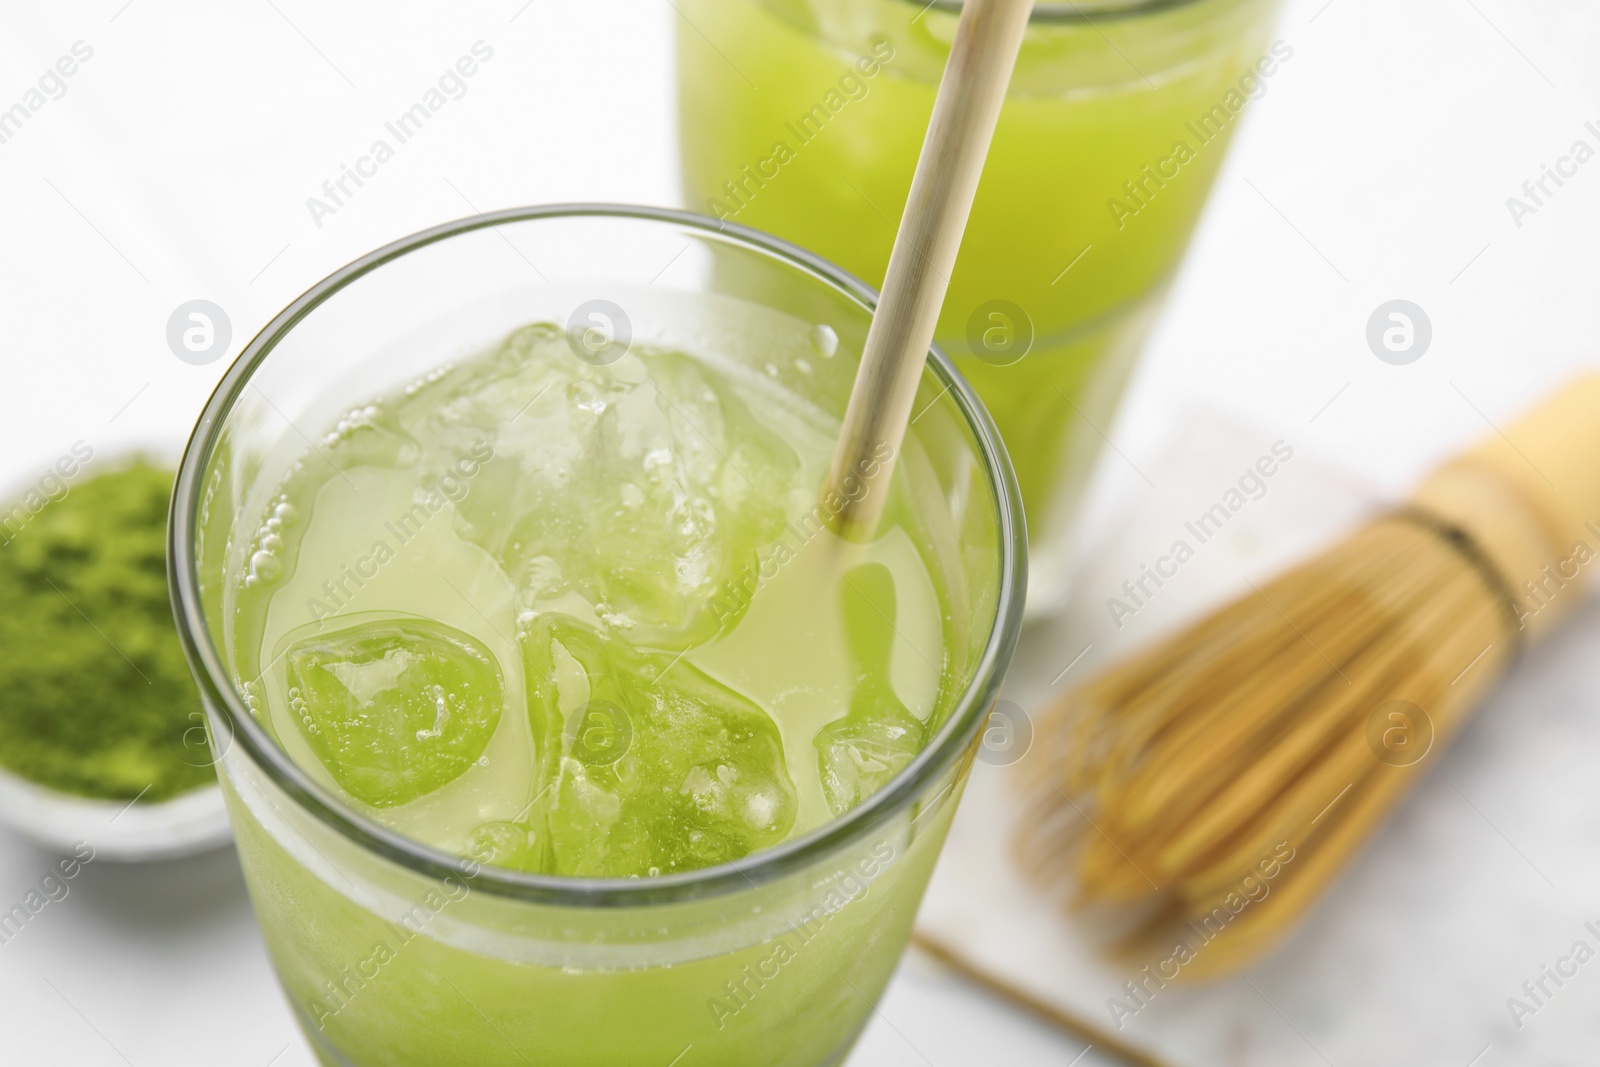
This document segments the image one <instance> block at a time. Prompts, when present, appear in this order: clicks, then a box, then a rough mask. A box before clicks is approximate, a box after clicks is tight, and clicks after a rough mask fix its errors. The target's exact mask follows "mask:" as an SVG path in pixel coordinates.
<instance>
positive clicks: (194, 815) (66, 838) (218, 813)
mask: <svg viewBox="0 0 1600 1067" xmlns="http://www.w3.org/2000/svg"><path fill="white" fill-rule="evenodd" d="M0 821H3V822H4V823H5V824H6V825H8V826H10V827H11V828H12V829H13V830H15V831H17V833H19V834H21V835H23V836H24V837H27V838H29V839H31V840H33V841H36V842H38V843H39V844H40V845H43V846H44V847H46V848H50V849H57V850H61V851H71V850H72V849H73V848H74V847H76V846H77V845H78V843H79V842H88V844H89V845H90V847H92V848H93V849H94V854H95V858H96V859H109V860H125V861H144V860H164V859H174V858H176V857H179V856H190V855H194V854H195V853H197V852H206V851H208V850H210V849H214V848H219V847H221V846H222V845H226V844H227V843H228V842H229V841H231V840H232V839H233V834H232V832H231V831H230V830H229V829H228V815H227V812H226V811H224V810H223V806H222V787H221V786H218V785H208V786H202V787H201V788H199V789H195V790H192V791H190V792H187V793H183V794H181V795H179V796H176V797H173V798H172V799H171V800H163V801H159V802H157V803H154V804H146V803H143V802H141V801H133V802H130V801H126V800H95V799H90V798H88V797H80V796H74V795H73V794H71V793H63V792H60V791H58V790H55V789H49V788H47V787H45V786H42V785H39V784H37V783H35V782H30V781H28V780H27V779H26V778H20V777H18V776H17V775H15V774H12V773H11V772H9V771H6V770H4V769H0Z"/></svg>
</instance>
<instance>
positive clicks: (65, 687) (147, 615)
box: [0, 461, 216, 802]
mask: <svg viewBox="0 0 1600 1067" xmlns="http://www.w3.org/2000/svg"><path fill="white" fill-rule="evenodd" d="M171 491H172V476H171V475H170V474H169V473H167V472H165V471H162V470H160V469H158V468H156V467H154V466H151V465H149V464H148V463H145V462H143V461H138V462H134V463H131V464H127V465H124V466H122V467H120V468H118V469H115V470H111V471H107V472H105V473H102V474H100V475H98V476H96V477H93V478H89V479H86V480H84V481H82V482H79V483H77V484H74V485H72V486H71V487H70V489H66V490H65V495H58V497H57V498H56V499H53V500H49V501H48V502H45V503H43V506H40V507H37V509H36V510H35V509H34V508H33V507H32V506H20V505H19V506H17V507H13V506H12V505H10V504H8V505H5V506H4V509H3V510H0V765H4V766H5V767H6V768H7V769H8V770H10V771H11V772H12V773H14V774H17V775H20V776H22V777H24V778H29V779H32V780H33V781H35V782H38V783H40V784H42V785H46V786H50V787H52V788H55V789H59V790H63V791H65V792H70V793H77V794H81V795H84V796H89V797H99V798H106V799H119V800H132V799H134V798H135V797H140V798H141V799H142V800H143V801H146V802H149V801H157V800H165V799H167V798H169V797H172V796H174V795H176V794H178V793H182V792H184V791H185V790H188V789H193V788H195V787H196V786H201V785H205V784H206V783H208V782H211V781H214V780H215V777H216V775H215V772H214V771H213V770H212V769H211V767H210V760H209V754H208V752H207V750H206V748H205V743H204V742H205V738H204V734H203V732H202V731H201V729H200V727H201V723H202V719H201V718H200V716H199V714H198V713H199V712H200V710H201V705H200V701H199V696H198V694H197V693H196V692H195V688H194V683H193V682H192V681H191V679H190V677H189V671H188V668H187V666H186V665H185V663H184V658H183V651H182V649H181V648H180V647H179V645H178V637H177V633H176V631H175V629H174V627H173V622H172V609H171V607H170V603H169V601H168V599H167V574H166V551H165V549H166V546H165V539H166V518H167V504H168V500H169V498H170V494H171ZM19 519H21V520H23V521H18V520H19Z"/></svg>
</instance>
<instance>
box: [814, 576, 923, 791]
mask: <svg viewBox="0 0 1600 1067" xmlns="http://www.w3.org/2000/svg"><path fill="white" fill-rule="evenodd" d="M841 603H842V608H843V613H844V635H845V643H846V645H847V646H848V647H849V650H850V659H851V664H852V667H853V669H854V672H855V682H854V685H853V687H852V690H851V695H850V710H849V712H848V713H847V714H846V715H845V716H844V717H843V718H840V719H835V720H834V721H833V722H831V723H829V724H828V725H827V726H825V727H823V728H822V729H821V730H820V731H818V733H817V736H816V738H815V740H814V741H813V744H814V745H815V746H816V749H817V769H818V774H819V775H820V776H821V779H822V793H823V796H824V797H826V798H827V801H828V807H829V808H830V809H831V810H832V811H833V814H834V815H835V817H837V816H840V815H843V814H844V813H845V812H847V811H849V810H850V809H851V808H854V807H855V806H856V805H858V804H860V803H861V802H862V801H864V800H866V799H867V798H868V797H870V796H871V795H872V794H874V793H876V792H877V791H878V790H880V789H882V788H883V787H884V786H885V785H887V784H888V783H889V780H890V779H892V778H893V777H894V776H895V775H897V774H899V773H900V772H901V771H902V770H904V769H905V767H906V765H907V764H909V763H910V762H911V761H912V760H913V759H915V758H916V755H917V753H918V752H920V751H922V746H923V744H924V743H925V741H926V736H925V734H926V731H925V729H924V727H923V724H922V722H921V721H920V720H919V719H918V718H917V717H916V716H915V715H913V714H911V711H910V709H908V708H907V707H906V706H905V704H904V703H903V702H902V701H901V700H900V697H899V695H898V694H897V693H896V692H895V689H894V683H893V678H892V675H891V673H890V667H891V661H892V655H893V651H894V643H895V638H896V636H897V633H896V630H895V617H896V597H895V587H894V576H893V575H892V574H891V573H890V572H889V569H888V568H887V567H885V566H883V565H882V564H881V563H864V564H862V565H860V566H857V567H853V568H851V569H850V570H849V571H848V572H846V573H845V576H844V584H843V587H842V595H841Z"/></svg>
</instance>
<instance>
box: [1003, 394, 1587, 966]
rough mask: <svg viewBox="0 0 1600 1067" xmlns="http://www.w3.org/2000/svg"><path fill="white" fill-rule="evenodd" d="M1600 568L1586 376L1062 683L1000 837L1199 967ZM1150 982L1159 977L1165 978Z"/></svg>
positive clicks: (1304, 902)
mask: <svg viewBox="0 0 1600 1067" xmlns="http://www.w3.org/2000/svg"><path fill="white" fill-rule="evenodd" d="M1596 557H1600V375H1595V376H1590V377H1585V378H1582V379H1579V380H1578V381H1576V382H1574V383H1572V384H1570V385H1569V386H1568V387H1567V388H1566V389H1564V390H1563V391H1562V392H1560V393H1558V394H1557V395H1556V396H1554V397H1553V398H1552V399H1550V400H1547V401H1546V402H1545V403H1544V404H1543V405H1542V406H1541V407H1538V408H1536V409H1535V410H1533V411H1532V412H1531V413H1529V414H1527V415H1525V416H1524V417H1523V418H1522V419H1521V420H1520V421H1518V422H1517V423H1515V424H1514V425H1513V426H1511V427H1510V428H1509V429H1508V430H1507V431H1506V433H1505V434H1495V435H1492V436H1491V437H1490V438H1489V439H1488V440H1486V441H1485V442H1483V443H1482V444H1480V445H1479V446H1477V447H1476V448H1474V449H1472V450H1470V451H1468V452H1466V453H1464V454H1462V455H1460V456H1458V457H1456V458H1455V459H1453V460H1451V461H1450V462H1448V463H1446V464H1445V465H1444V466H1442V467H1441V468H1439V469H1438V470H1436V471H1435V472H1434V473H1433V474H1431V475H1430V476H1429V477H1428V478H1427V479H1426V480H1425V481H1424V482H1423V483H1422V485H1421V486H1420V487H1419V488H1418V489H1417V491H1416V492H1415V493H1414V495H1413V497H1412V500H1411V503H1410V505H1409V506H1407V507H1406V508H1404V509H1402V510H1401V511H1399V512H1396V513H1394V514H1392V515H1388V516H1385V517H1383V518H1379V519H1377V520H1376V521H1373V522H1371V523H1370V524H1369V525H1367V526H1365V527H1364V528H1362V529H1360V530H1359V531H1357V532H1356V533H1355V534H1354V535H1353V536H1351V537H1350V538H1348V539H1347V540H1345V541H1344V542H1343V543H1341V544H1339V545H1337V546H1335V547H1333V548H1332V549H1330V550H1328V551H1326V552H1324V553H1323V554H1322V555H1320V556H1318V557H1317V558H1315V559H1312V560H1311V561H1309V562H1307V563H1305V564H1303V565H1301V566H1300V567H1298V568H1297V569H1295V570H1292V571H1290V572H1288V573H1286V574H1283V575H1281V576H1280V577H1278V578H1276V579H1274V580H1273V581H1271V582H1268V583H1266V584H1264V585H1262V586H1261V587H1259V588H1258V589H1254V590H1253V591H1251V592H1248V593H1246V594H1245V595H1242V596H1241V597H1240V598H1239V599H1238V600H1236V601H1234V602H1233V603H1231V604H1229V605H1228V606H1227V607H1225V608H1223V609H1222V610H1221V611H1219V612H1217V613H1216V614H1214V615H1213V616H1211V617H1210V618H1207V619H1205V620H1203V621H1201V622H1199V623H1197V624H1195V625H1192V626H1190V627H1188V628H1187V629H1185V630H1183V631H1182V632H1180V633H1178V634H1176V635H1175V636H1172V637H1170V638H1168V639H1166V640H1164V641H1161V642H1159V643H1158V644H1156V645H1155V646H1154V647H1152V648H1150V649H1149V650H1147V651H1144V652H1142V653H1139V654H1136V655H1135V656H1133V657H1132V658H1131V659H1129V660H1127V661H1125V662H1123V663H1121V664H1119V665H1117V666H1114V667H1113V668H1111V669H1110V670H1109V671H1107V672H1106V673H1104V674H1102V675H1100V676H1099V677H1096V678H1094V679H1092V680H1090V681H1089V682H1087V683H1086V684H1085V685H1083V686H1082V687H1081V688H1079V689H1077V690H1075V691H1074V692H1071V693H1069V694H1068V695H1067V697H1066V698H1065V699H1064V700H1063V701H1062V703H1061V704H1060V705H1058V706H1057V707H1055V708H1053V709H1051V710H1050V712H1048V713H1047V715H1046V716H1044V717H1043V719H1044V721H1043V722H1041V723H1040V726H1039V729H1038V741H1037V742H1036V756H1035V758H1032V759H1030V760H1028V761H1027V763H1026V764H1025V766H1027V767H1029V768H1031V773H1030V775H1029V777H1028V778H1027V780H1026V784H1025V789H1026V790H1027V794H1028V804H1029V808H1030V810H1029V811H1028V812H1027V813H1026V815H1025V817H1024V819H1023V820H1022V824H1023V828H1022V830H1021V831H1020V834H1019V838H1018V842H1017V844H1018V847H1019V852H1020V854H1021V857H1022V861H1023V864H1024V866H1025V868H1026V869H1027V870H1028V871H1029V872H1030V873H1031V874H1032V876H1033V877H1034V878H1035V879H1036V880H1037V881H1039V882H1040V884H1041V885H1045V886H1047V887H1065V886H1067V885H1068V884H1071V885H1073V886H1075V889H1076V894H1075V899H1074V901H1073V902H1074V903H1075V904H1076V905H1080V906H1081V905H1085V904H1104V905H1115V906H1118V908H1119V909H1126V910H1125V911H1124V912H1123V914H1125V916H1126V917H1127V919H1128V921H1129V928H1128V929H1129V932H1128V933H1127V934H1126V936H1124V937H1123V938H1122V941H1121V947H1122V948H1123V949H1124V950H1127V951H1131V952H1133V953H1135V954H1136V958H1137V957H1140V956H1142V957H1145V958H1146V959H1147V960H1162V959H1168V958H1172V957H1173V956H1174V954H1175V949H1176V947H1177V946H1178V945H1179V944H1182V945H1184V946H1185V947H1186V948H1187V950H1188V951H1187V952H1185V953H1178V956H1179V960H1180V964H1181V973H1182V974H1183V975H1185V976H1188V977H1201V976H1205V975H1216V974H1220V973H1223V972H1226V971H1229V970H1232V969H1234V968H1237V967H1240V966H1243V965H1245V964H1247V963H1249V962H1251V961H1253V960H1254V959H1256V958H1258V957H1259V956H1261V955H1262V954H1264V953H1265V952H1266V951H1268V950H1269V949H1270V948H1272V947H1273V945H1274V944H1276V942H1277V941H1278V940H1279V939H1280V938H1282V937H1283V936H1284V935H1285V934H1286V933H1287V932H1288V930H1289V929H1290V928H1291V927H1292V926H1293V924H1294V923H1295V921H1296V920H1298V919H1299V918H1301V917H1302V916H1303V915H1304V914H1305V913H1306V911H1307V910H1308V909H1309V908H1310V906H1311V905H1312V904H1313V903H1314V902H1315V900H1316V899H1317V896H1318V895H1319V894H1320V893H1321V892H1322V890H1323V889H1325V888H1326V887H1327V886H1328V884H1329V883H1330V882H1331V881H1332V879H1333V878H1334V876H1335V875H1336V874H1337V873H1338V871H1339V869H1340V868H1341V866H1342V865H1343V864H1344V863H1345V862H1346V860H1348V859H1349V858H1350V857H1351V855H1352V854H1353V853H1354V852H1355V851H1356V849H1357V848H1359V847H1360V845H1361V844H1362V842H1364V841H1365V840H1366V839H1367V837H1368V836H1369V835H1370V834H1371V833H1372V831H1373V830H1374V829H1375V827H1376V826H1377V824H1378V822H1379V821H1380V820H1381V819H1382V818H1383V817H1384V815H1385V814H1387V813H1388V811H1389V810H1390V809H1391V808H1392V807H1393V806H1394V804H1395V803H1396V802H1397V801H1398V799H1399V798H1400V796H1401V794H1402V793H1403V792H1404V791H1405V790H1406V788H1408V787H1409V786H1410V785H1412V784H1413V783H1414V782H1415V781H1416V780H1417V779H1418V778H1419V776H1420V775H1421V774H1423V773H1424V772H1425V771H1426V769H1427V768H1428V766H1429V765H1430V764H1431V762H1432V761H1431V760H1430V759H1428V758H1427V757H1428V756H1429V754H1430V752H1432V753H1433V754H1435V755H1436V754H1437V752H1438V750H1439V749H1440V747H1442V745H1443V743H1444V742H1446V741H1448V740H1449V738H1450V737H1451V736H1452V735H1453V734H1454V733H1455V732H1456V730H1457V729H1458V728H1459V727H1460V725H1461V724H1462V722H1463V721H1464V720H1465V718H1466V715H1467V712H1468V710H1469V709H1470V708H1471V707H1472V705H1473V704H1474V702H1475V701H1476V700H1477V699H1478V697H1479V696H1481V695H1482V694H1483V693H1484V692H1485V690H1486V689H1487V688H1488V687H1489V686H1490V685H1491V684H1492V683H1493V682H1494V681H1495V680H1496V678H1497V677H1498V676H1499V675H1500V673H1501V672H1502V671H1503V670H1504V669H1505V667H1506V666H1507V664H1508V663H1509V662H1510V661H1511V660H1512V659H1513V658H1514V656H1515V655H1516V653H1517V651H1518V649H1519V648H1520V646H1521V645H1522V644H1523V643H1524V642H1525V641H1527V640H1530V639H1534V638H1537V637H1538V636H1540V635H1542V634H1543V633H1545V632H1547V631H1548V630H1549V629H1550V627H1551V625H1552V624H1553V623H1555V622H1556V620H1557V619H1558V618H1559V617H1560V616H1561V615H1562V614H1564V613H1565V612H1566V611H1567V610H1568V609H1569V608H1570V607H1571V606H1572V605H1573V604H1574V603H1576V601H1577V600H1578V589H1579V587H1580V583H1581V582H1582V579H1583V576H1584V574H1586V572H1587V570H1588V568H1587V567H1585V566H1584V565H1585V564H1586V563H1587V562H1588V561H1589V560H1590V559H1591V558H1596ZM1169 977H1170V975H1169Z"/></svg>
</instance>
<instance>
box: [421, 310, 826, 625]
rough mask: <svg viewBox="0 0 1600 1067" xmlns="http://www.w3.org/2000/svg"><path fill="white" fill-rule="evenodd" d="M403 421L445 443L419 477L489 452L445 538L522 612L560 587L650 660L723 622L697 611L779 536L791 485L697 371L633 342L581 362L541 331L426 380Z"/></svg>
mask: <svg viewBox="0 0 1600 1067" xmlns="http://www.w3.org/2000/svg"><path fill="white" fill-rule="evenodd" d="M402 422H403V423H404V425H405V426H406V428H407V430H408V431H409V433H410V434H411V436H413V437H414V438H415V439H416V440H421V441H429V442H444V445H443V446H440V447H442V449H443V450H442V451H440V449H439V448H436V449H435V451H440V454H439V455H430V456H429V457H427V458H426V460H425V462H424V464H423V466H424V468H426V469H434V468H437V469H441V470H444V469H447V468H448V462H449V460H450V450H452V449H453V450H454V451H455V452H460V453H462V454H468V452H469V451H470V450H471V449H472V448H475V447H478V446H479V444H480V443H485V442H486V443H487V446H488V448H489V449H490V450H491V451H492V457H491V458H490V459H488V460H486V461H482V462H480V463H479V464H478V469H477V472H476V474H475V475H474V476H473V477H472V479H471V480H470V484H468V483H466V482H463V485H464V486H465V488H464V492H463V493H462V494H461V495H460V499H458V500H456V514H457V520H456V521H457V529H458V531H459V532H460V533H461V535H462V536H463V537H465V538H467V539H468V540H471V541H473V542H474V543H476V544H478V545H480V546H481V547H482V548H484V549H485V550H486V551H488V552H489V553H490V554H492V555H494V556H495V557H496V558H497V559H499V560H500V562H501V564H502V565H503V566H504V568H505V570H506V573H507V574H509V575H511V576H512V578H513V580H514V581H516V582H518V585H519V589H520V590H521V592H522V603H521V604H520V606H521V607H522V608H523V609H526V610H542V609H543V608H544V607H547V606H549V604H550V601H551V600H552V599H553V598H554V596H557V595H559V593H560V592H565V590H566V589H568V588H574V589H576V590H577V591H578V592H579V593H581V594H582V595H583V596H584V598H585V599H586V600H588V601H589V603H590V604H592V605H596V606H599V605H604V606H605V608H606V613H607V614H608V615H609V617H610V618H611V619H613V620H615V621H616V622H617V623H618V624H619V625H625V628H626V629H628V630H629V633H630V636H631V638H632V639H633V640H635V641H636V642H638V643H640V644H644V645H649V646H650V647H654V648H671V649H675V650H676V649H683V648H688V647H691V646H692V645H694V644H697V643H700V642H703V641H705V640H706V639H708V638H709V637H711V636H713V635H715V634H716V632H717V630H718V628H719V626H720V625H721V624H722V623H723V622H727V621H731V619H722V620H719V618H718V617H717V615H716V614H715V613H713V611H712V610H711V601H712V599H713V598H714V597H716V596H717V595H718V594H719V593H721V592H722V591H723V587H724V586H725V585H726V584H727V583H728V582H729V581H732V580H735V579H737V578H738V577H740V576H741V575H742V574H744V573H745V572H746V570H747V569H753V568H754V567H755V566H756V563H757V561H756V550H757V549H758V548H760V547H762V546H763V545H765V544H768V543H770V542H771V541H772V540H774V539H775V538H776V537H777V536H778V535H779V534H780V533H781V531H782V529H783V523H784V521H785V518H786V515H785V512H784V507H783V503H782V502H783V501H784V500H785V498H786V496H787V494H788V493H789V492H790V491H791V490H792V489H794V488H795V487H796V486H797V485H798V482H799V477H800V461H799V459H798V457H797V455H796V453H795V450H794V449H793V448H792V447H791V446H790V445H789V444H787V443H786V442H785V441H784V440H783V439H782V438H781V437H780V436H779V435H778V434H777V433H775V432H774V431H773V429H772V428H770V427H768V426H766V425H763V424H762V423H761V422H760V421H758V420H757V419H756V418H755V417H754V416H753V415H752V414H751V413H750V411H749V409H748V407H747V406H746V404H745V403H744V401H743V400H742V399H741V398H740V396H739V394H738V392H737V390H736V389H735V388H734V387H733V386H732V385H731V384H730V383H729V381H728V380H727V379H726V378H725V377H723V376H722V375H719V374H717V373H715V372H714V371H711V370H709V369H707V368H706V367H705V366H704V365H703V364H702V363H700V362H699V361H697V360H694V359H691V358H689V357H687V356H683V355H679V354H675V353H671V352H661V351H656V350H652V349H649V348H648V347H646V346H642V345H636V346H634V350H633V352H632V353H631V354H630V355H628V356H627V357H625V358H624V359H622V360H620V361H618V362H616V363H614V364H610V365H608V366H603V367H602V366H594V365H592V364H589V363H586V362H584V361H581V360H579V359H577V358H576V357H575V356H574V355H573V354H572V350H571V348H570V347H569V346H568V345H567V343H566V339H565V337H564V336H563V335H562V333H561V331H559V330H558V329H556V328H555V327H553V326H548V325H541V326H536V327H527V328H524V329H522V330H519V331H517V332H516V333H515V334H513V335H512V336H511V338H509V339H508V340H507V341H506V342H505V343H504V344H503V345H502V346H501V348H500V350H498V351H497V352H495V353H494V354H493V355H492V356H490V357H488V358H486V359H483V360H474V361H471V362H470V363H464V364H462V365H461V367H459V368H457V369H456V370H455V371H452V372H450V373H449V374H447V375H445V376H444V377H443V378H441V379H439V380H438V381H437V382H435V383H432V384H430V385H429V386H427V387H426V389H425V390H424V391H422V392H420V393H418V394H417V396H415V397H414V398H412V399H411V400H410V401H408V405H407V409H406V411H405V413H404V415H403V417H402ZM552 576H555V577H557V578H559V586H560V588H559V590H556V589H553V587H552V581H551V579H552Z"/></svg>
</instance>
